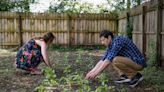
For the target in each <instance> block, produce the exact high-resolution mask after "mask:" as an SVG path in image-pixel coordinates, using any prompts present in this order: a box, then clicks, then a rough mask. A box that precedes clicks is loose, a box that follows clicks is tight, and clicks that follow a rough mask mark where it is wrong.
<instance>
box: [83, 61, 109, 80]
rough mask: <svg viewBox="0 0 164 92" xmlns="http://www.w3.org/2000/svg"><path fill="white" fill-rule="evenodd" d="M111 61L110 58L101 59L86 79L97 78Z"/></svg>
mask: <svg viewBox="0 0 164 92" xmlns="http://www.w3.org/2000/svg"><path fill="white" fill-rule="evenodd" d="M110 63H111V61H109V60H104V61H99V62H98V63H97V64H96V66H95V67H94V68H93V69H92V70H91V71H90V72H88V73H87V75H86V77H85V79H93V78H95V77H96V76H97V75H98V74H99V73H100V72H101V71H103V70H104V69H105V68H106V67H107V66H108V65H109V64H110Z"/></svg>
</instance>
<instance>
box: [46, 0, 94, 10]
mask: <svg viewBox="0 0 164 92" xmlns="http://www.w3.org/2000/svg"><path fill="white" fill-rule="evenodd" d="M54 1H55V2H54V3H51V5H50V7H49V10H48V12H59V13H63V12H71V13H89V12H92V10H93V4H91V3H87V2H84V3H82V2H80V0H54Z"/></svg>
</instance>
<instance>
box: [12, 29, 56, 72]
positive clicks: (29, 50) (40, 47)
mask: <svg viewBox="0 0 164 92" xmlns="http://www.w3.org/2000/svg"><path fill="white" fill-rule="evenodd" d="M54 38H55V37H54V35H53V34H52V33H51V32H49V33H46V34H45V35H44V36H43V37H35V38H33V39H31V40H29V41H28V42H27V43H26V44H24V45H23V46H22V47H21V48H20V49H19V50H18V52H17V54H16V58H15V66H16V67H17V68H19V69H23V70H26V71H27V72H29V73H31V74H41V71H40V70H39V69H37V67H38V65H39V64H40V63H41V62H44V63H45V64H46V65H47V66H48V67H51V65H50V62H49V60H48V55H47V50H46V49H47V46H48V45H50V44H51V43H52V42H53V39H54Z"/></svg>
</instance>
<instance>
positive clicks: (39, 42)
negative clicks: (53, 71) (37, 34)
mask: <svg viewBox="0 0 164 92" xmlns="http://www.w3.org/2000/svg"><path fill="white" fill-rule="evenodd" d="M36 42H37V43H38V44H39V45H40V46H41V53H42V56H43V59H44V63H45V64H46V65H47V66H49V67H51V65H50V62H49V59H48V54H47V50H46V49H47V44H46V43H45V42H44V41H42V40H37V41H36Z"/></svg>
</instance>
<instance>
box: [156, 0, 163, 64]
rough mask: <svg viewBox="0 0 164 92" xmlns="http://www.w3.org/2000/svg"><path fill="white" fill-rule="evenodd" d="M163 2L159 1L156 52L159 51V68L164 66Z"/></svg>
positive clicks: (157, 57) (157, 58)
mask: <svg viewBox="0 0 164 92" xmlns="http://www.w3.org/2000/svg"><path fill="white" fill-rule="evenodd" d="M162 3H163V2H162V1H161V0H157V5H158V8H157V33H156V40H157V41H156V50H157V56H156V60H157V64H158V66H161V65H162V62H161V39H162V38H161V32H162Z"/></svg>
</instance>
